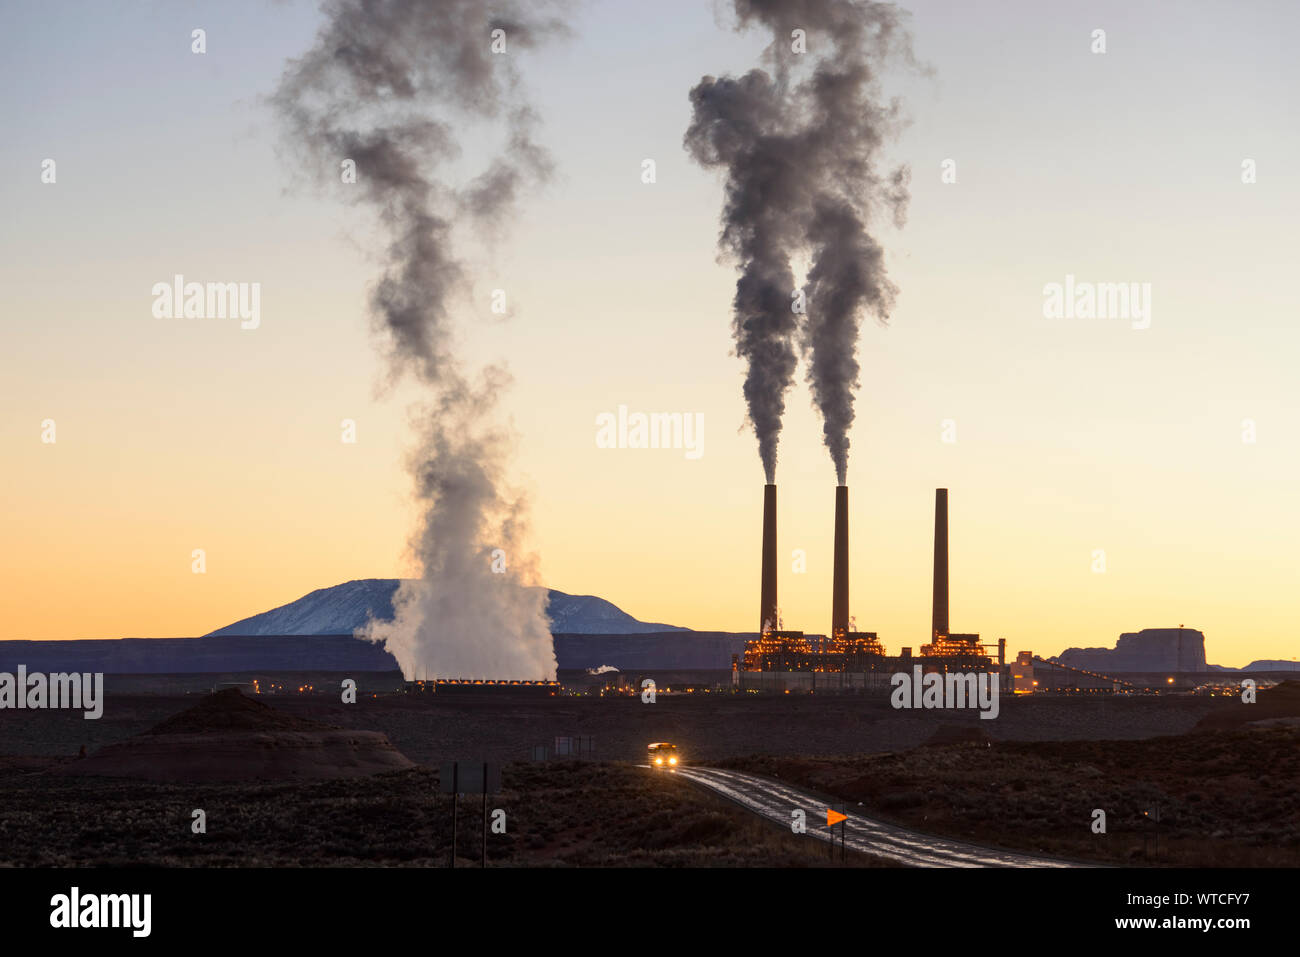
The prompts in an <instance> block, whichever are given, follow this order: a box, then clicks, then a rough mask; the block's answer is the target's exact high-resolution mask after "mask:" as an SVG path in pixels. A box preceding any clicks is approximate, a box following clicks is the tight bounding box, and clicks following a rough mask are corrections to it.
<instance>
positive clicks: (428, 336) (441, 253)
mask: <svg viewBox="0 0 1300 957" xmlns="http://www.w3.org/2000/svg"><path fill="white" fill-rule="evenodd" d="M554 9H557V7H556V5H553V4H549V3H545V2H524V0H521V2H514V0H499V2H495V3H483V2H481V0H329V2H327V3H325V4H324V5H323V11H324V14H325V23H324V25H323V26H322V27H321V29H320V32H319V33H318V35H317V37H316V40H315V43H314V45H313V46H312V48H311V49H310V50H309V51H308V52H307V53H306V54H304V55H303V56H302V57H301V58H299V59H297V60H293V61H291V62H290V63H289V65H288V67H287V68H286V71H285V73H284V75H283V77H282V78H281V81H280V85H279V87H278V89H277V90H276V92H275V94H274V96H273V98H272V102H273V105H274V107H275V109H276V111H277V113H278V114H279V116H280V118H281V120H282V122H283V125H284V129H285V133H286V137H287V140H288V142H289V143H290V145H291V146H292V148H293V150H294V152H295V153H297V154H299V155H300V156H301V157H302V158H303V159H304V160H306V161H307V162H308V164H309V165H310V166H312V167H314V168H315V169H316V170H317V171H318V172H319V173H320V174H321V177H322V179H323V180H326V181H328V180H332V181H333V182H334V183H335V184H336V185H335V188H336V189H341V190H343V191H345V192H347V193H348V194H349V195H350V196H351V198H353V199H354V200H355V201H356V202H358V203H360V204H361V205H363V206H365V207H367V208H369V209H371V210H372V211H373V212H374V213H375V214H376V215H377V217H378V221H379V223H380V225H381V227H382V229H383V232H384V235H385V236H386V248H385V250H384V256H383V269H382V274H381V275H380V277H379V278H378V280H377V282H376V283H375V285H374V287H373V289H372V291H371V295H370V312H371V316H372V320H373V324H374V325H375V327H376V330H377V331H378V333H379V334H380V337H381V339H382V340H383V342H384V345H385V348H386V351H387V358H388V360H389V367H390V370H391V375H390V382H395V381H397V380H398V379H400V378H401V377H402V376H404V375H410V376H413V377H415V379H416V380H417V381H418V382H420V383H422V384H423V385H424V386H425V387H427V389H428V391H429V392H430V394H431V396H432V398H431V400H430V401H429V402H428V403H427V404H426V405H425V406H422V407H420V408H417V409H416V410H414V415H413V421H414V425H415V427H416V431H417V434H418V440H417V444H416V447H415V450H414V453H413V455H412V457H411V463H410V464H411V471H412V474H413V476H414V479H415V491H416V497H417V500H418V501H419V503H420V505H421V508H422V519H421V522H420V526H419V528H418V529H417V530H416V532H415V534H414V535H413V536H412V539H411V548H412V550H413V552H414V553H415V556H416V557H417V558H418V560H419V561H420V564H421V578H420V579H419V580H418V581H416V582H414V583H411V584H403V585H402V586H401V588H400V589H399V591H398V593H397V595H396V596H395V598H394V607H395V609H396V612H397V614H396V617H395V619H394V620H393V621H392V622H371V623H370V624H369V625H368V626H367V628H366V629H365V630H364V637H367V638H369V639H370V640H372V641H377V642H382V643H383V644H384V645H385V647H386V648H387V649H388V650H389V651H390V652H392V653H393V655H394V656H395V657H396V658H397V660H398V663H399V664H400V665H401V668H402V671H403V673H404V674H405V675H406V677H408V678H412V677H414V676H415V675H416V674H417V673H418V674H422V675H438V674H442V675H449V676H463V677H480V676H491V677H497V678H520V679H524V678H543V677H548V678H549V677H554V673H555V657H554V653H553V650H552V645H551V636H550V628H549V622H548V621H547V619H546V612H545V603H546V592H545V590H544V589H533V588H529V587H527V585H528V579H529V578H530V577H531V576H532V575H535V567H534V565H533V563H532V562H531V560H530V558H529V557H528V556H526V555H525V554H524V551H523V548H524V546H523V535H524V531H525V523H524V513H525V504H524V502H523V500H522V498H521V497H519V496H518V495H516V494H515V493H513V492H512V491H511V490H510V489H509V488H508V487H507V486H506V484H505V482H504V479H503V475H504V463H505V461H506V460H507V459H508V457H509V452H510V448H511V443H510V436H509V433H508V432H507V431H506V430H504V429H503V428H501V427H499V426H498V425H496V424H495V417H494V416H495V406H496V401H497V398H498V396H499V395H500V393H501V391H502V389H503V388H505V386H506V384H507V381H508V377H507V376H506V375H505V374H504V372H503V371H502V370H500V369H497V368H489V369H488V370H486V371H485V372H483V373H482V374H481V375H480V376H479V377H477V380H476V379H475V378H474V377H471V376H470V375H468V374H467V373H465V372H464V371H463V370H462V368H461V366H460V363H459V362H458V361H457V359H456V356H455V354H454V344H453V334H454V332H455V323H454V322H453V319H452V311H453V309H454V307H455V304H456V301H457V299H458V297H460V296H463V295H464V293H465V292H466V291H467V277H466V267H465V266H464V265H463V263H462V262H461V261H460V260H459V259H458V258H457V257H456V255H455V253H454V250H453V246H452V238H453V237H452V234H453V229H452V222H453V220H455V221H456V222H457V223H468V224H471V225H473V226H474V227H475V228H476V229H478V230H479V231H480V232H481V233H482V234H483V235H484V236H486V237H488V238H489V239H490V238H492V237H494V236H495V235H497V234H498V233H499V232H500V231H501V229H502V228H503V227H504V223H505V221H506V219H507V218H508V215H509V213H510V212H511V210H513V208H514V205H515V202H516V200H517V198H518V195H519V193H520V191H521V190H522V189H523V188H524V187H526V186H527V185H529V184H530V183H537V182H540V181H541V180H542V179H544V178H545V177H546V175H547V174H548V173H549V171H550V162H549V159H548V157H547V154H546V152H545V150H544V149H543V148H542V147H541V146H540V145H538V144H537V143H536V142H535V141H534V140H533V137H532V131H533V127H534V125H535V123H536V117H535V115H534V113H533V111H532V110H531V108H530V107H529V106H528V104H527V103H526V102H525V101H524V100H523V98H522V97H521V95H520V87H521V85H522V84H521V81H520V77H519V75H518V74H517V72H516V71H515V68H514V65H513V61H512V54H513V52H514V51H516V50H526V49H529V48H532V47H534V46H537V45H538V44H539V43H541V42H543V41H544V40H546V39H547V38H548V37H550V36H552V35H554V34H557V33H560V32H563V30H562V27H561V25H560V23H559V21H558V20H557V19H556V18H555V16H554V15H552V13H551V11H552V10H554ZM498 31H500V32H498ZM494 43H496V44H497V48H498V49H497V52H494V51H493V44H494ZM502 45H503V46H502ZM476 120H485V121H492V122H495V123H496V124H497V125H498V126H499V127H501V128H503V129H504V131H505V134H506V145H505V147H504V150H503V153H502V155H500V156H498V157H497V158H495V159H494V160H492V161H491V162H490V163H488V164H487V165H486V166H485V167H484V168H483V169H482V170H481V172H480V173H479V175H477V176H476V177H474V178H473V179H472V180H471V181H470V182H468V183H464V184H462V185H460V186H459V187H457V186H454V185H453V184H452V183H451V182H450V176H449V174H448V172H447V170H448V165H449V163H450V162H451V161H453V160H455V159H457V158H458V156H459V146H458V142H457V138H456V135H455V133H454V130H456V129H459V128H460V127H461V126H463V125H466V124H468V123H470V122H473V121H476ZM347 160H352V161H353V162H354V163H355V168H356V180H355V183H351V184H349V183H346V182H344V183H342V184H341V185H340V175H339V170H340V165H341V164H342V163H344V162H345V161H347ZM498 550H499V551H498Z"/></svg>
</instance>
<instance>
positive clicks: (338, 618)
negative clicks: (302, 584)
mask: <svg viewBox="0 0 1300 957" xmlns="http://www.w3.org/2000/svg"><path fill="white" fill-rule="evenodd" d="M399 584H401V582H400V580H399V579H396V578H361V579H357V580H356V581H350V582H344V583H343V584H342V585H335V586H333V587H332V588H318V589H316V591H314V592H310V593H309V594H306V595H303V596H302V597H301V598H299V599H298V600H297V601H291V602H289V604H287V605H281V606H280V607H279V608H272V609H271V610H270V611H264V612H262V613H261V614H260V615H253V616H252V617H251V618H244V619H242V620H241V621H237V622H235V623H234V624H233V625H226V626H225V627H224V628H218V629H217V630H216V631H214V632H211V633H209V634H208V635H206V636H205V637H219V636H224V635H249V636H263V635H350V634H352V633H353V632H354V631H355V630H356V629H358V628H360V627H361V626H363V625H364V624H365V623H366V622H367V621H368V620H369V619H370V618H375V619H376V620H379V621H388V620H391V619H392V617H393V594H394V593H395V592H396V591H397V586H398V585H399ZM547 614H548V615H549V616H550V619H551V631H552V632H553V633H555V634H573V635H634V634H646V633H649V632H656V631H688V630H689V629H686V628H680V627H678V626H676V625H663V624H659V623H657V622H645V621H638V620H637V619H635V618H633V617H632V616H631V615H629V614H628V613H627V612H625V611H623V610H622V609H621V608H619V607H618V606H617V605H615V604H613V603H611V602H608V601H605V599H603V598H597V597H595V596H594V595H567V594H565V593H564V592H562V591H555V590H554V589H550V590H549V599H548V604H547Z"/></svg>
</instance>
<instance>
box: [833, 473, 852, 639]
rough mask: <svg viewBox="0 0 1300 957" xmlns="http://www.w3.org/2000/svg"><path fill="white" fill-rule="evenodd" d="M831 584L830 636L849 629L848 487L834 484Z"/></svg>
mask: <svg viewBox="0 0 1300 957" xmlns="http://www.w3.org/2000/svg"><path fill="white" fill-rule="evenodd" d="M832 576H833V582H834V583H833V585H832V586H831V637H832V638H835V637H839V636H842V635H843V634H844V633H845V632H847V631H848V630H849V488H848V486H847V485H837V486H835V568H834V571H833V572H832Z"/></svg>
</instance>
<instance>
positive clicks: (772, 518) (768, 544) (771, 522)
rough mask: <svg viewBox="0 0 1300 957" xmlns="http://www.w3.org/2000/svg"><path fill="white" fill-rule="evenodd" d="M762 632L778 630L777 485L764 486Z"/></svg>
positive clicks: (759, 620) (759, 624) (759, 615)
mask: <svg viewBox="0 0 1300 957" xmlns="http://www.w3.org/2000/svg"><path fill="white" fill-rule="evenodd" d="M761 602H762V604H761V607H760V608H759V609H758V630H759V632H760V633H764V632H768V631H775V630H776V486H775V485H764V486H763V584H762V595H761Z"/></svg>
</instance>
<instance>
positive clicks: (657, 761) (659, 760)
mask: <svg viewBox="0 0 1300 957" xmlns="http://www.w3.org/2000/svg"><path fill="white" fill-rule="evenodd" d="M663 763H664V759H663V758H655V764H663Z"/></svg>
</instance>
